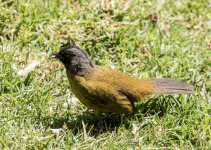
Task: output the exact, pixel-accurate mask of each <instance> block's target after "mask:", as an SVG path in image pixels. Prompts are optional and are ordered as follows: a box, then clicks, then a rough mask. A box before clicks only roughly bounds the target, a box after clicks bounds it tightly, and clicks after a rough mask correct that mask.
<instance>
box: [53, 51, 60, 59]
mask: <svg viewBox="0 0 211 150" xmlns="http://www.w3.org/2000/svg"><path fill="white" fill-rule="evenodd" d="M59 56H60V55H59V52H58V53H55V54H53V55H51V58H59Z"/></svg>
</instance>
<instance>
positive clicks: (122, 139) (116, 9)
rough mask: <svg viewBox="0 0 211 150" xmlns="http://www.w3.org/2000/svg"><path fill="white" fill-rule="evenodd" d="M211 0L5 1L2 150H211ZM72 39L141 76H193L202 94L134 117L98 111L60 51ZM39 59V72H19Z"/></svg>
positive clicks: (103, 61) (155, 101) (0, 4)
mask: <svg viewBox="0 0 211 150" xmlns="http://www.w3.org/2000/svg"><path fill="white" fill-rule="evenodd" d="M210 6H211V3H210V2H209V1H206V0H204V1H200V2H199V1H190V0H183V1H172V0H169V1H166V0H158V1H144V0H134V1H123V0H122V1H114V0H111V1H109V0H104V1H101V2H100V1H96V0H89V1H85V0H81V1H57V0H51V1H45V2H44V1H41V0H36V1H35V0H32V1H26V0H19V1H14V0H10V1H3V0H2V1H0V10H1V13H0V70H1V71H0V148H1V149H3V148H5V149H129V148H130V149H165V148H166V149H210V147H211V139H210V137H211V104H210V103H211V94H210V93H211V47H210V45H209V42H210V40H211V32H210V31H211V25H210V24H211V22H210V19H211V8H210ZM153 13H154V14H155V15H157V17H158V19H157V20H156V19H155V20H153V19H152V17H151V16H152V15H151V14H153ZM210 43H211V42H210ZM69 44H75V45H78V46H80V47H82V48H84V49H85V50H86V51H87V52H88V53H89V54H90V56H91V59H92V60H93V61H94V62H95V64H97V65H102V66H107V67H112V68H115V69H118V70H121V71H123V72H125V73H126V74H128V75H130V76H133V77H137V78H149V77H167V78H174V79H178V80H183V81H185V82H188V83H190V84H192V85H193V86H194V93H193V94H192V95H190V96H187V95H180V96H178V95H176V96H159V97H158V96H151V97H146V98H145V102H144V103H141V102H140V103H138V104H137V108H138V110H137V113H136V114H135V115H134V116H125V115H120V116H119V115H112V114H101V113H93V112H92V113H91V112H88V111H87V109H86V107H84V106H83V105H82V104H80V103H75V102H74V98H73V95H72V93H71V92H70V90H69V85H68V82H67V78H66V74H65V71H64V67H63V66H62V65H61V64H60V63H59V62H57V61H56V60H53V59H52V58H51V57H50V56H51V54H52V53H53V52H56V51H58V50H59V49H60V47H61V46H63V45H69ZM35 60H37V61H40V62H41V64H40V65H39V66H38V67H37V68H36V69H35V71H33V72H31V73H30V74H29V75H28V76H27V77H20V76H18V75H17V72H18V71H19V70H20V69H21V68H24V67H25V66H27V64H29V63H31V62H33V61H35ZM51 129H62V130H61V132H60V133H59V134H56V133H52V131H51Z"/></svg>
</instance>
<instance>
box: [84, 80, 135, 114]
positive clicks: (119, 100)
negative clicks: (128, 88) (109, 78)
mask: <svg viewBox="0 0 211 150" xmlns="http://www.w3.org/2000/svg"><path fill="white" fill-rule="evenodd" d="M85 82H86V83H84V84H82V85H83V86H84V89H85V91H86V92H85V99H86V100H87V101H90V102H91V104H90V105H91V107H92V109H94V110H96V111H101V112H116V113H130V114H132V113H133V112H134V104H133V102H131V101H130V100H129V99H128V98H127V96H126V95H125V94H124V93H123V92H122V91H121V90H119V89H116V88H115V86H112V85H110V84H109V83H105V82H100V81H95V82H94V83H93V82H89V81H85Z"/></svg>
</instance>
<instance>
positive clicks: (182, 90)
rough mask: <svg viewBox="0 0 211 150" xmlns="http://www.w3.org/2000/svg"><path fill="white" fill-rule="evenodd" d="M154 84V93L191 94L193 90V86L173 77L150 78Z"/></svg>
mask: <svg viewBox="0 0 211 150" xmlns="http://www.w3.org/2000/svg"><path fill="white" fill-rule="evenodd" d="M148 82H150V83H151V84H153V85H154V87H155V89H154V91H153V93H154V94H190V93H192V92H193V86H191V85H189V84H187V83H184V82H182V81H177V80H173V79H162V78H161V79H150V80H148Z"/></svg>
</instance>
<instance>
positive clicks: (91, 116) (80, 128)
mask: <svg viewBox="0 0 211 150" xmlns="http://www.w3.org/2000/svg"><path fill="white" fill-rule="evenodd" d="M179 103H180V102H179V101H177V100H176V99H174V97H172V96H167V97H165V96H162V97H156V98H155V97H154V98H151V99H149V100H148V101H147V102H145V103H139V104H137V105H136V113H135V114H134V115H120V114H113V113H97V112H83V113H81V114H75V115H74V114H71V113H67V114H66V117H65V119H64V118H63V119H59V118H53V123H52V124H51V127H52V128H64V127H65V128H66V129H68V130H71V131H72V133H73V134H74V135H77V134H78V133H85V134H88V135H89V136H95V137H96V136H98V135H100V134H102V133H105V132H113V131H117V129H118V128H119V127H120V126H122V127H124V128H126V129H128V128H130V126H131V122H132V121H133V120H137V119H138V121H139V122H142V120H143V119H144V117H148V116H150V115H158V116H159V117H163V116H164V115H165V114H166V113H167V112H168V109H169V108H170V107H176V105H178V104H179Z"/></svg>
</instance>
